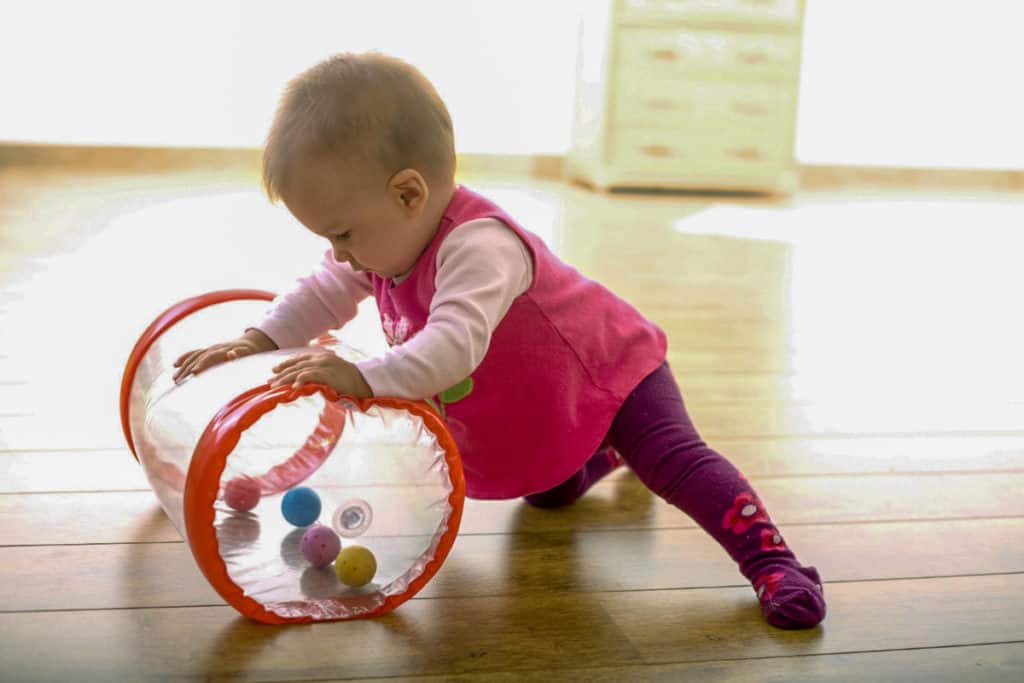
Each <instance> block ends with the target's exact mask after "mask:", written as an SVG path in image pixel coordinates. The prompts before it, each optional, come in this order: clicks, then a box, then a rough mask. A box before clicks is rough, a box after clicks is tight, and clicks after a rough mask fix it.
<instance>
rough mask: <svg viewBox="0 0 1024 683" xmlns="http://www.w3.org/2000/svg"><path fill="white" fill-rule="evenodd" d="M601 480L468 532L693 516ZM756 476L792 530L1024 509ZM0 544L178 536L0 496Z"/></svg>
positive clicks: (156, 520)
mask: <svg viewBox="0 0 1024 683" xmlns="http://www.w3.org/2000/svg"><path fill="white" fill-rule="evenodd" d="M610 479H611V480H610V481H602V482H600V483H598V484H597V485H596V486H594V488H593V489H591V490H590V491H589V492H588V494H587V495H586V496H585V497H584V498H582V499H581V500H579V501H577V502H576V503H575V504H574V505H572V506H570V507H568V508H565V509H560V510H539V509H535V508H531V507H530V506H528V505H525V504H523V503H522V502H520V501H517V500H507V501H478V500H467V501H466V506H465V511H464V514H463V518H462V525H461V527H460V533H462V534H493V533H530V532H546V531H564V530H570V529H577V530H606V531H608V530H615V529H680V528H690V527H693V526H694V523H693V522H692V521H691V520H690V518H689V517H687V516H686V515H684V514H683V513H682V512H680V511H679V510H677V509H676V508H674V507H672V506H670V505H668V504H667V503H665V502H663V501H662V500H661V499H659V498H657V497H655V496H654V494H652V493H651V492H650V491H648V490H647V489H646V488H644V487H643V486H642V485H641V484H640V483H639V481H638V480H636V479H635V478H634V477H633V476H632V474H631V473H628V472H623V473H621V474H616V475H613V477H611V478H610ZM812 481H813V485H812V484H810V483H808V481H807V480H805V479H802V478H796V479H765V480H764V481H761V482H758V481H754V482H753V483H754V484H755V487H756V489H757V491H758V492H759V494H760V495H761V498H762V500H763V501H764V502H765V504H766V506H767V509H768V511H769V513H770V514H771V516H772V519H774V520H775V521H776V522H777V523H778V524H779V525H780V528H782V529H783V531H785V529H786V527H787V525H793V524H821V523H829V524H849V523H856V522H881V521H910V520H947V519H965V518H978V517H982V518H989V517H1020V516H1024V498H1022V497H1021V496H1020V491H1022V490H1024V473H1019V472H1013V473H996V474H937V475H934V476H927V477H921V476H916V475H903V476H899V475H893V476H885V477H876V476H839V477H824V476H823V477H814V478H813V480H812ZM0 517H2V518H4V519H17V520H19V523H18V524H9V525H3V526H0V545H60V544H66V543H138V542H152V541H176V540H180V536H179V535H178V533H177V531H176V530H175V528H174V527H173V525H172V524H171V523H170V521H169V520H168V519H167V517H166V516H165V515H164V514H163V513H162V512H161V510H160V507H159V506H158V504H157V502H156V497H155V495H154V494H153V493H152V492H147V491H110V492H86V493H82V492H66V493H33V494H4V495H0Z"/></svg>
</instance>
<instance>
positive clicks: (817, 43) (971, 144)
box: [797, 0, 1024, 169]
mask: <svg viewBox="0 0 1024 683" xmlns="http://www.w3.org/2000/svg"><path fill="white" fill-rule="evenodd" d="M1022 31H1024V2H1021V1H1020V0H808V3H807V13H806V18H805V25H804V60H803V72H802V76H801V84H800V86H801V93H800V97H801V101H800V111H799V123H798V128H797V131H798V133H797V157H798V158H799V159H800V160H801V161H804V162H808V163H848V164H867V165H872V164H884V165H897V166H924V167H952V168H969V167H982V168H1018V169H1019V168H1024V40H1022V39H1021V33H1022Z"/></svg>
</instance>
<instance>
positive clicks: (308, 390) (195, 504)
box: [183, 384, 466, 624]
mask: <svg viewBox="0 0 1024 683" xmlns="http://www.w3.org/2000/svg"><path fill="white" fill-rule="evenodd" d="M316 392H319V393H320V394H322V395H323V396H324V398H325V399H326V400H328V401H331V402H336V401H338V400H341V399H344V400H347V401H351V402H352V403H353V404H354V405H356V406H358V407H359V409H360V410H362V411H366V410H367V409H368V408H370V407H371V406H374V405H378V406H384V407H388V408H398V409H401V410H407V411H409V412H410V413H413V414H415V415H418V416H419V417H420V418H422V420H423V423H424V425H425V426H426V427H427V428H428V429H429V430H430V431H431V432H433V434H434V435H435V436H436V437H437V440H438V443H439V444H440V445H441V447H442V448H443V449H444V452H445V455H444V457H445V462H446V463H447V465H448V475H449V480H450V481H451V484H452V491H451V493H449V495H448V504H449V506H450V507H451V514H450V515H449V517H448V525H447V528H446V529H445V531H444V532H443V534H442V536H441V540H440V542H439V543H438V546H437V550H436V552H435V553H434V556H433V557H432V558H431V559H430V561H429V562H427V565H426V567H425V568H424V570H423V573H422V574H420V576H418V577H417V578H416V579H415V580H413V581H411V582H410V583H409V587H408V588H407V589H406V590H405V591H403V592H402V593H399V594H397V595H391V596H388V597H387V598H385V599H384V603H383V604H382V605H381V606H380V607H378V608H376V609H374V610H371V611H370V612H367V613H365V614H360V615H358V616H356V617H352V618H370V617H376V616H380V615H382V614H387V613H388V612H390V611H392V610H393V609H395V608H396V607H398V606H399V605H401V604H402V603H403V602H405V601H406V600H408V599H410V598H411V597H413V596H414V595H416V593H418V592H419V591H420V590H421V589H422V588H423V587H424V586H425V585H426V584H427V582H428V581H430V579H431V578H432V577H433V576H434V574H435V573H437V571H438V570H439V569H440V568H441V565H442V564H444V560H445V558H446V557H447V556H448V552H449V551H450V550H451V548H452V544H454V543H455V537H456V535H457V534H458V531H459V524H460V523H461V521H462V507H463V502H464V500H465V495H466V483H465V479H464V478H463V474H462V464H461V460H460V458H459V451H458V446H456V444H455V440H454V439H453V438H452V436H451V434H450V433H449V431H448V429H447V428H446V427H445V425H444V422H442V421H441V418H440V417H438V415H437V413H435V412H434V411H433V409H432V408H430V406H428V405H427V404H426V403H423V402H421V401H407V400H404V399H397V398H367V399H362V400H360V399H355V398H352V397H350V396H341V395H339V394H338V393H337V392H335V391H334V389H332V388H331V387H328V386H326V385H323V384H306V385H303V386H301V387H299V388H298V389H293V388H292V387H275V388H270V387H269V385H263V386H260V387H256V388H254V389H250V390H249V391H247V392H245V393H243V394H241V395H239V396H238V397H236V398H235V399H234V400H232V401H230V402H229V403H228V404H227V405H225V406H224V407H223V408H221V410H220V411H219V412H218V413H217V415H216V416H214V418H213V419H212V420H210V423H209V424H208V425H207V427H206V429H205V431H204V432H203V435H202V436H201V437H200V438H199V442H198V443H197V444H196V449H195V452H194V454H193V456H192V463H191V465H190V466H189V472H188V479H187V481H186V484H185V496H184V503H183V505H184V515H185V529H186V532H187V534H188V542H189V545H190V547H191V548H192V553H193V555H194V556H195V558H196V563H197V564H198V565H199V568H200V570H202V572H203V574H204V575H205V576H206V579H207V580H208V581H209V582H210V585H212V586H213V588H214V589H215V590H216V591H217V592H218V593H219V594H220V595H221V597H223V598H224V599H225V600H226V601H227V602H228V604H230V605H231V606H232V607H234V608H235V609H236V610H238V611H239V612H240V613H241V614H243V615H244V616H246V617H248V618H250V619H254V620H256V621H261V622H264V623H268V624H286V623H303V622H312V621H314V618H313V617H311V616H305V617H282V616H281V615H279V614H275V613H274V612H271V611H270V610H268V609H266V608H265V607H263V605H261V604H260V603H259V602H257V601H255V600H253V599H252V598H250V597H248V596H246V595H245V594H244V592H243V591H242V589H241V588H239V587H238V585H237V584H235V582H234V581H232V580H231V577H230V576H229V575H228V571H227V565H225V563H224V560H223V558H222V557H221V555H220V549H219V546H218V543H217V532H216V528H215V527H214V520H215V510H214V504H215V502H216V499H217V494H218V491H219V488H220V478H221V475H222V474H223V472H224V466H225V464H226V463H227V457H228V455H230V454H231V452H232V451H233V450H234V448H235V446H236V445H237V444H238V441H239V439H240V438H241V435H242V432H244V431H245V430H246V429H248V428H249V427H251V426H252V425H253V424H255V423H256V421H257V420H259V419H260V417H262V416H263V415H264V414H266V413H268V412H269V411H271V410H273V409H274V408H275V407H277V406H278V405H280V404H282V403H290V402H292V401H294V400H296V399H298V398H301V397H303V396H309V395H311V394H313V393H316Z"/></svg>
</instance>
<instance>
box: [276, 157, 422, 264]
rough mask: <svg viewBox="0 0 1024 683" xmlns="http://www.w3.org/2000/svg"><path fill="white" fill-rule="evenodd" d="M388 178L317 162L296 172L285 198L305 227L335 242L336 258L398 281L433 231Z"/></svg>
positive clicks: (332, 243) (331, 242)
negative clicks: (425, 224) (390, 185)
mask: <svg viewBox="0 0 1024 683" xmlns="http://www.w3.org/2000/svg"><path fill="white" fill-rule="evenodd" d="M388 180H389V179H388V178H387V177H385V176H384V175H382V174H380V173H376V172H369V171H367V172H366V173H359V172H357V171H355V170H352V169H339V168H337V166H336V165H335V164H332V163H330V162H328V161H314V162H310V163H308V164H304V165H302V167H301V168H299V169H297V170H296V171H295V172H294V177H293V179H292V180H291V181H290V183H289V187H288V190H287V192H285V193H284V196H283V197H282V199H283V200H284V203H285V205H286V206H287V207H288V210H289V211H290V212H291V213H292V215H294V216H295V217H296V218H297V219H298V220H299V222H300V223H302V224H303V225H305V226H306V227H307V228H309V230H311V231H312V232H313V233H315V234H317V235H319V236H321V237H323V238H325V239H326V240H327V241H328V242H330V244H331V249H332V250H333V253H334V258H335V260H337V261H341V262H345V263H348V264H349V265H351V266H352V268H353V269H354V270H356V271H364V270H365V271H370V272H373V273H376V274H378V275H380V276H382V277H395V276H397V275H402V274H404V273H406V272H408V271H409V270H411V269H412V267H413V266H414V265H415V264H416V259H417V258H418V257H419V255H420V253H421V252H422V251H423V249H425V248H426V246H427V243H429V241H430V236H431V235H432V234H433V232H432V231H429V234H428V231H427V230H426V227H427V226H424V225H423V222H422V220H423V212H422V210H418V211H413V210H410V208H409V207H408V206H406V205H404V204H403V202H402V201H400V199H399V197H400V195H399V194H397V193H396V192H395V191H394V190H393V189H392V188H390V187H389V185H388Z"/></svg>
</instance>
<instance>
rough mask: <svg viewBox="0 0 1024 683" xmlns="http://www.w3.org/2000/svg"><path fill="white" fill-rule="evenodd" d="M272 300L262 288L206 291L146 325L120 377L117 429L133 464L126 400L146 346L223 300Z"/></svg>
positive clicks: (132, 443)
mask: <svg viewBox="0 0 1024 683" xmlns="http://www.w3.org/2000/svg"><path fill="white" fill-rule="evenodd" d="M273 299H274V295H273V293H271V292H266V291H264V290H262V289H224V290H220V291H217V292H209V293H207V294H201V295H199V296H194V297H192V298H191V299H185V300H184V301H180V302H178V303H176V304H174V305H173V306H171V307H170V308H168V309H167V310H166V311H164V312H163V313H161V314H160V315H159V316H158V317H157V319H156V320H154V321H153V322H152V323H150V324H149V327H147V328H146V331H145V332H143V333H142V335H141V336H140V337H139V340H138V341H137V342H135V347H134V348H133V349H132V352H131V355H129V356H128V363H127V364H126V365H125V368H124V374H123V375H122V376H121V429H122V430H123V431H124V438H125V440H126V441H127V442H128V449H129V450H131V452H132V455H133V456H135V460H136V461H138V459H139V454H138V453H136V452H135V441H134V440H133V439H132V431H131V422H130V421H129V415H128V411H129V410H130V405H129V399H130V397H131V391H132V383H133V382H134V381H135V373H136V371H138V369H139V364H140V363H142V358H143V357H144V356H145V355H146V352H147V351H149V347H151V346H152V345H153V342H155V341H156V340H157V339H158V338H159V337H160V335H162V334H163V333H164V332H166V331H167V330H168V329H170V328H171V327H173V326H174V324H175V323H177V322H178V321H179V320H181V319H182V318H184V317H186V316H188V315H191V314H192V313H195V312H196V311H198V310H201V309H203V308H206V307H207V306H213V305H215V304H221V303H224V302H227V301H246V300H257V301H272V300H273Z"/></svg>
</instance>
